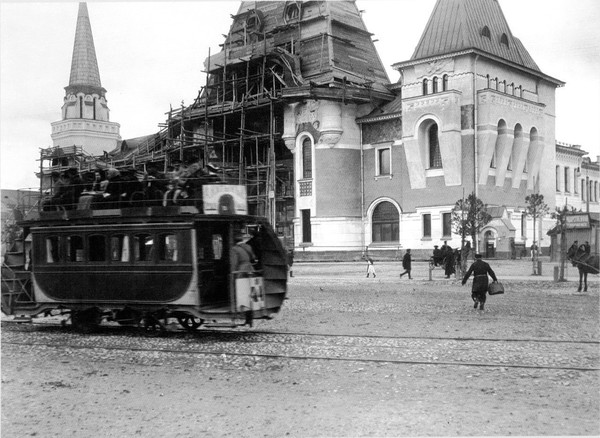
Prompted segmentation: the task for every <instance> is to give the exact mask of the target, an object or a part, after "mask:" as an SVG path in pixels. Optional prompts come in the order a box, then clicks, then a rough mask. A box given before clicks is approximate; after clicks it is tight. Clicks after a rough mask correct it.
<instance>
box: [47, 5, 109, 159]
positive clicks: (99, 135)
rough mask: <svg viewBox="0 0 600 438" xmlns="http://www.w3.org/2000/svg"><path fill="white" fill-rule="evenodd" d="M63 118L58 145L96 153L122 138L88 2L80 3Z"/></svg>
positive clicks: (56, 133) (56, 129) (56, 131)
mask: <svg viewBox="0 0 600 438" xmlns="http://www.w3.org/2000/svg"><path fill="white" fill-rule="evenodd" d="M65 91H66V94H65V98H64V103H63V106H62V120H61V121H59V122H54V123H52V135H51V136H52V141H53V144H54V146H60V147H67V146H81V147H82V148H83V150H84V151H85V152H87V153H89V154H92V155H100V154H102V153H103V152H104V151H111V150H113V149H115V148H116V147H117V142H118V141H120V140H121V136H120V135H119V128H120V125H119V124H118V123H114V122H111V121H109V109H108V106H107V104H106V96H105V95H106V90H105V89H104V88H103V87H102V84H101V83H100V71H99V69H98V61H97V60H96V49H95V48H94V38H93V36H92V27H91V25H90V18H89V15H88V10H87V5H86V3H83V2H82V3H79V13H78V14H77V29H76V31H75V43H74V45H73V59H72V61H71V76H70V78H69V85H68V86H67V87H65Z"/></svg>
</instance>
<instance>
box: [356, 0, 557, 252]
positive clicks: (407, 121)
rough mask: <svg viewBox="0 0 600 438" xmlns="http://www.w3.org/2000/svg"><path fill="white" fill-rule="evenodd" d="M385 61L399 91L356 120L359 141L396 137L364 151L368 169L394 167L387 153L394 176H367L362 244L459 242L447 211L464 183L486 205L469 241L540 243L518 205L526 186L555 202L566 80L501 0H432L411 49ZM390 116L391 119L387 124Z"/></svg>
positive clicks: (485, 248) (486, 248)
mask: <svg viewBox="0 0 600 438" xmlns="http://www.w3.org/2000/svg"><path fill="white" fill-rule="evenodd" d="M532 25H535V23H534V22H533V21H532ZM393 67H394V68H395V69H396V70H398V71H399V72H400V75H401V79H400V81H399V83H398V84H396V85H395V86H394V87H393V89H395V90H400V91H401V93H400V94H399V95H398V96H397V98H396V99H395V100H394V101H393V102H391V103H389V104H387V105H385V106H384V107H382V108H381V109H378V110H377V111H374V112H373V113H371V114H370V115H369V116H368V117H364V118H363V119H362V123H363V143H364V144H363V150H365V151H367V149H368V148H367V146H370V145H379V144H384V143H385V141H388V142H390V143H391V144H392V146H390V147H389V148H388V146H385V147H386V148H388V149H389V152H385V154H384V153H383V152H381V153H380V152H379V151H377V146H376V148H375V149H376V151H377V153H378V154H380V155H377V154H376V155H375V157H371V158H370V157H369V155H370V153H369V152H366V153H365V157H364V162H365V174H366V175H370V174H371V175H373V174H374V175H377V174H378V173H377V172H378V171H379V170H380V169H385V171H386V173H389V174H392V172H391V170H389V169H391V168H392V164H393V169H394V171H393V176H394V179H395V180H396V181H397V182H396V183H395V184H394V185H393V186H389V187H385V186H383V184H382V183H381V181H372V180H370V179H369V178H365V187H364V193H365V216H366V218H367V221H366V227H365V241H366V244H367V245H372V244H376V245H380V246H386V245H387V246H388V247H389V248H394V247H395V246H397V245H398V244H401V245H402V246H404V247H406V248H413V249H425V248H427V249H428V250H430V248H431V246H432V244H433V243H438V242H441V241H444V240H447V241H448V243H449V244H450V245H451V246H452V247H457V246H460V245H461V236H457V235H456V234H454V233H453V227H452V216H451V211H452V209H453V207H454V205H455V203H456V202H457V200H460V199H461V198H462V197H463V196H468V195H469V194H471V193H474V194H475V195H476V196H477V197H478V198H479V199H481V200H482V201H483V202H484V203H485V204H487V205H488V206H490V207H492V206H493V207H494V208H490V212H491V214H492V216H493V218H494V219H493V220H492V222H490V223H489V224H488V225H487V226H486V227H485V228H484V229H483V230H482V232H481V234H480V236H478V239H479V241H478V242H473V244H477V245H478V246H477V247H476V250H478V251H481V252H486V253H487V255H488V256H492V255H497V254H502V253H504V254H507V253H509V252H510V250H511V242H512V243H513V244H523V243H526V246H527V247H528V246H529V245H531V242H532V241H533V240H537V241H538V242H539V239H540V237H541V230H542V229H543V228H544V227H539V226H538V227H536V232H540V235H538V236H533V238H532V235H533V232H532V228H533V226H532V225H533V224H532V221H531V220H530V219H528V218H527V217H526V216H525V215H524V214H523V210H524V208H523V206H524V205H526V202H525V198H526V196H527V195H530V194H532V193H540V194H543V195H544V199H545V201H546V203H547V204H548V205H549V207H550V208H551V209H552V208H553V206H554V195H555V178H554V154H555V146H554V144H555V132H554V131H555V91H556V88H557V87H560V86H562V85H564V83H563V82H562V81H560V80H557V79H555V78H552V77H551V76H549V75H547V74H545V73H543V72H542V71H541V69H540V68H539V66H538V65H537V64H536V63H535V62H534V60H533V58H532V57H531V55H530V54H529V53H528V51H527V50H526V49H525V47H524V45H523V44H522V43H521V41H520V40H519V39H518V38H516V37H515V36H514V35H513V34H512V32H511V30H510V28H509V25H508V23H507V20H506V18H505V16H504V14H503V12H502V9H501V7H500V3H499V1H498V0H437V2H436V4H435V6H434V9H433V11H432V13H431V16H430V18H429V21H428V22H427V25H426V26H425V29H424V31H423V33H422V35H421V38H420V40H419V42H418V44H417V46H416V48H415V50H414V52H413V55H412V57H411V58H410V59H409V60H407V61H402V62H399V63H396V64H394V65H393ZM393 119H395V120H397V122H396V126H397V127H399V129H397V130H395V131H394V130H391V129H385V126H384V122H386V123H389V121H391V120H393ZM386 131H387V132H386ZM374 133H376V134H377V135H375V134H374ZM398 134H399V135H398ZM396 144H397V145H398V146H399V147H397V148H395V147H394V145H396ZM381 157H384V158H385V159H384V164H385V166H383V167H382V166H381V164H378V161H377V160H378V159H379V163H381ZM377 166H379V168H380V169H378V168H377ZM382 189H383V190H382ZM547 226H548V224H546V226H545V227H546V229H547ZM385 227H387V228H388V229H391V230H392V232H388V233H387V234H384V233H383V232H382V231H381V230H383V229H384V228H385ZM396 230H397V231H396ZM527 236H529V237H527ZM547 244H548V240H547V241H546V242H542V245H541V246H547ZM513 247H514V245H513Z"/></svg>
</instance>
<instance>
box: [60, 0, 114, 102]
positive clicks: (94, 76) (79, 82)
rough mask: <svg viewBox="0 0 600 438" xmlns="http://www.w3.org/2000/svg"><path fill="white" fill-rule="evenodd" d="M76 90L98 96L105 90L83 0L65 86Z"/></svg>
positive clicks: (70, 90) (78, 15)
mask: <svg viewBox="0 0 600 438" xmlns="http://www.w3.org/2000/svg"><path fill="white" fill-rule="evenodd" d="M77 91H84V92H86V91H87V92H88V93H89V92H96V93H98V94H99V95H100V96H103V95H104V93H105V92H106V90H104V88H102V84H101V82H100V71H99V69H98V61H97V60H96V49H95V47H94V37H93V36H92V26H91V24H90V17H89V15H88V10H87V4H86V3H85V2H81V3H79V12H78V14H77V28H76V31H75V43H74V45H73V59H72V61H71V76H70V78H69V86H68V87H67V92H75V93H76V92H77ZM90 94H91V93H90Z"/></svg>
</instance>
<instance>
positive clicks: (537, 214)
mask: <svg viewBox="0 0 600 438" xmlns="http://www.w3.org/2000/svg"><path fill="white" fill-rule="evenodd" d="M525 202H527V207H526V214H527V216H530V217H532V218H533V244H532V245H533V254H532V260H533V275H539V273H538V272H537V261H538V253H539V247H540V242H538V241H537V240H536V236H537V235H536V232H535V225H536V223H537V220H538V219H541V218H543V217H544V216H545V215H546V214H547V213H548V205H546V203H545V202H544V195H540V194H539V193H534V194H532V195H529V196H527V197H526V198H525Z"/></svg>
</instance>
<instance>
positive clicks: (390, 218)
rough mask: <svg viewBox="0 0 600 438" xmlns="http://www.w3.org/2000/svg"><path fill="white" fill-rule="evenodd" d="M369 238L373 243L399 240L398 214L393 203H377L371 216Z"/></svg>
mask: <svg viewBox="0 0 600 438" xmlns="http://www.w3.org/2000/svg"><path fill="white" fill-rule="evenodd" d="M371 223H372V227H371V231H372V234H371V240H372V242H373V243H379V242H394V243H397V242H398V241H399V240H400V214H399V213H398V209H397V208H396V206H395V205H394V204H392V203H391V202H388V201H383V202H380V203H379V204H377V206H376V207H375V209H374V210H373V215H372V216H371Z"/></svg>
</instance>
